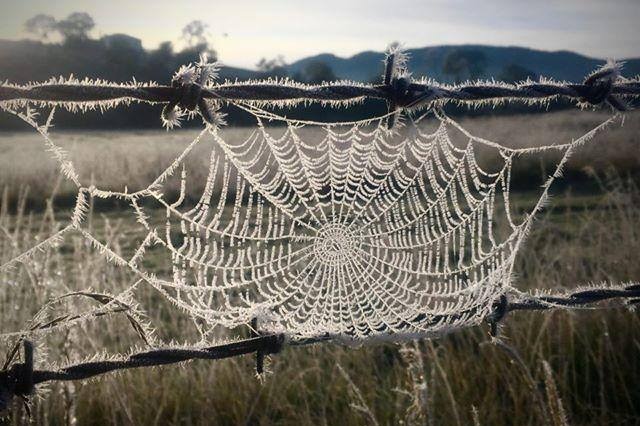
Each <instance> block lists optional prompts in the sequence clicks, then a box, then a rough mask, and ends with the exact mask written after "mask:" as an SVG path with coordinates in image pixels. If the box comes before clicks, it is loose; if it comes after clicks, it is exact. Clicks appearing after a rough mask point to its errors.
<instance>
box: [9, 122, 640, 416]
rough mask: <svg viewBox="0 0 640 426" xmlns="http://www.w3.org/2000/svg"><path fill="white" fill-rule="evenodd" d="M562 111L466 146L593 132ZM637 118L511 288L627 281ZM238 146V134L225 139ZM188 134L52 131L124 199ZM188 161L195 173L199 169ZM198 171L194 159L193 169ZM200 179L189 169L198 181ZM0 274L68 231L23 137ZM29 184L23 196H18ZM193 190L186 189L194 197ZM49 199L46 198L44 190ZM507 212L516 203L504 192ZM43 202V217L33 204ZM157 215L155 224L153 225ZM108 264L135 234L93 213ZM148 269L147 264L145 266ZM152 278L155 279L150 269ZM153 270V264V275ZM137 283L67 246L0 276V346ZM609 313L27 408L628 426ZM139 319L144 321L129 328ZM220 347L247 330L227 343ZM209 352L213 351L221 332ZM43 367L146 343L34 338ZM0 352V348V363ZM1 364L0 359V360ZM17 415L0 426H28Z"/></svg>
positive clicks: (557, 205) (635, 373)
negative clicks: (39, 318)
mask: <svg viewBox="0 0 640 426" xmlns="http://www.w3.org/2000/svg"><path fill="white" fill-rule="evenodd" d="M602 117H603V116H602V115H601V114H592V113H580V112H563V113H558V114H551V115H548V116H543V115H535V116H518V117H498V118H487V119H474V120H467V121H466V122H464V125H465V126H467V127H468V128H469V129H470V130H471V131H472V132H475V133H476V134H478V135H479V136H484V137H491V138H492V139H495V140H499V141H504V142H505V143H507V142H509V141H511V140H513V144H515V145H514V146H516V145H519V146H535V145H536V144H549V143H553V142H556V141H557V142H559V143H561V142H565V141H566V140H567V139H571V138H572V137H576V136H579V135H580V134H581V132H584V131H585V130H587V129H588V128H589V127H592V126H593V125H594V124H596V123H597V121H598V120H599V119H602ZM638 118H639V117H638V116H637V115H631V116H629V117H628V118H627V121H626V123H625V126H624V127H623V128H616V129H612V130H611V131H609V132H606V133H604V134H603V135H602V136H599V137H598V139H597V140H596V141H594V143H592V144H591V145H589V146H586V147H584V149H583V150H582V151H581V152H580V153H579V154H578V155H577V156H576V157H575V158H574V159H573V160H572V162H571V163H570V164H569V167H568V170H567V175H568V177H569V179H568V180H567V182H568V183H565V185H560V186H559V188H560V189H559V190H558V191H556V194H555V197H554V199H553V202H552V204H551V205H550V206H549V208H548V209H547V210H546V211H545V213H544V214H543V215H541V216H540V217H539V219H538V221H537V223H536V226H535V227H534V230H533V232H532V234H531V236H530V237H529V240H528V242H527V244H526V245H525V247H524V250H523V251H522V252H521V253H520V255H519V259H518V264H517V267H516V271H517V274H518V277H517V287H518V288H520V289H523V290H528V289H542V288H561V287H565V288H572V287H575V286H578V285H584V284H589V283H602V282H611V283H620V282H623V283H624V282H630V281H633V280H636V281H637V280H638V279H639V278H640V263H639V262H638V253H639V252H640V209H639V208H638V206H639V205H640V188H639V187H638V178H637V171H638V170H640V168H639V166H640V149H638V147H639V142H640V140H639V134H640V133H639V132H638V130H640V120H638ZM232 132H236V134H237V136H238V137H239V136H241V134H245V133H246V132H247V130H244V129H235V130H232ZM192 136H194V133H191V132H172V133H161V132H139V133H134V132H129V133H120V132H111V133H109V132H104V133H93V134H91V135H89V136H86V135H82V134H80V133H61V134H60V135H58V139H57V140H58V141H60V142H61V145H63V146H64V147H65V148H66V149H68V150H69V152H70V155H71V158H72V159H74V161H76V163H77V166H78V170H79V173H80V175H81V178H82V179H83V180H84V182H87V183H88V182H99V183H100V186H101V187H103V188H105V187H106V188H110V189H114V190H122V189H123V188H124V185H128V188H129V189H130V190H136V189H139V188H142V187H144V186H145V185H148V184H149V182H151V181H152V180H153V178H154V177H155V176H157V174H158V173H160V172H161V171H162V170H163V169H164V167H166V166H167V164H168V163H169V162H170V161H171V159H172V157H174V156H175V155H176V154H178V153H179V152H180V151H181V150H182V149H183V148H184V146H185V145H186V144H187V143H188V142H189V140H190V138H191V137H192ZM198 161H200V162H201V163H200V164H198ZM206 162H207V158H206V156H204V155H198V152H196V153H195V155H194V162H193V164H190V167H193V173H194V174H195V173H197V171H198V170H199V168H201V167H202V168H203V170H204V166H205V164H206ZM546 167H548V165H547V164H546V163H545V162H540V161H537V160H530V161H528V162H525V163H524V165H523V166H522V167H521V168H520V170H519V176H515V177H514V179H515V180H516V181H519V182H520V184H519V185H522V186H523V187H524V186H526V185H525V184H528V185H529V186H532V187H534V188H535V187H536V186H537V185H539V184H540V183H541V182H542V178H543V176H545V173H548V169H546ZM202 173H204V171H202ZM0 186H1V187H4V188H6V190H5V192H4V196H3V198H2V199H1V200H2V201H1V202H2V204H1V205H0V264H3V263H4V262H5V261H7V260H9V259H11V258H13V257H15V256H16V255H17V254H18V253H20V252H21V251H23V250H24V249H25V248H28V247H31V246H33V245H34V243H37V242H38V241H41V240H42V239H43V238H44V237H45V236H47V235H51V234H52V233H55V232H56V231H57V230H58V229H59V228H60V227H61V226H62V225H63V224H64V221H65V220H67V219H66V218H67V217H68V207H69V206H70V205H71V200H72V199H73V196H74V195H75V191H73V188H72V187H70V186H68V185H66V184H64V183H59V179H58V172H57V170H56V166H55V163H54V162H53V161H51V160H49V159H48V157H47V154H46V153H45V152H44V148H43V146H42V142H41V140H40V139H39V138H38V136H37V135H34V134H32V133H24V134H22V133H17V134H0ZM26 186H28V187H29V189H28V191H27V190H26V189H25V188H26ZM198 189H199V188H197V187H194V188H192V190H193V192H194V194H193V196H194V197H195V196H196V195H197V193H198ZM52 192H55V193H56V197H55V198H53V199H51V198H50V194H51V193H52ZM518 196H519V197H520V199H521V202H522V203H527V202H530V201H531V200H530V197H529V195H528V193H525V192H522V193H520V194H516V197H518ZM47 199H49V200H50V201H49V202H48V203H44V202H43V200H47ZM161 215H162V212H158V215H157V216H158V218H157V220H160V218H161ZM87 226H89V227H90V228H91V230H92V232H93V233H94V234H97V235H99V236H100V238H101V239H102V240H104V241H105V242H106V243H107V244H108V245H109V247H110V248H112V249H113V250H114V251H116V252H118V253H129V252H130V251H131V250H132V241H135V240H136V238H138V235H137V234H136V232H137V231H136V229H137V228H136V226H135V223H134V222H133V221H132V220H131V217H130V215H129V213H127V214H124V212H123V211H120V210H119V209H117V206H112V205H94V206H93V209H92V212H91V217H90V219H89V220H88V221H87ZM152 259H153V257H152ZM156 262H158V263H157V264H155V265H153V266H155V267H157V268H162V266H163V265H161V264H159V260H156ZM165 267H166V266H165ZM135 282H136V278H135V277H134V276H133V274H131V273H130V272H128V271H127V270H124V269H123V268H118V267H115V266H114V265H112V264H109V263H108V262H106V261H105V259H104V257H103V256H101V255H99V254H98V253H97V252H96V251H95V250H94V249H93V248H92V247H91V246H90V245H88V244H87V243H86V241H85V240H84V239H82V238H81V237H80V236H79V235H75V234H74V235H72V236H70V237H68V238H66V239H65V240H64V242H61V243H60V244H58V245H57V246H55V247H53V248H51V249H48V250H46V251H44V252H42V253H39V254H38V255H37V256H35V257H34V258H33V260H31V261H29V262H26V263H24V264H23V265H21V266H19V267H17V268H15V269H13V270H11V271H9V272H7V273H4V274H2V275H0V324H2V326H1V327H0V332H10V331H17V330H21V329H23V328H25V327H27V326H29V325H32V324H33V323H30V320H31V318H32V317H33V315H34V314H35V313H36V312H37V310H38V309H39V307H41V306H42V305H43V304H45V303H47V301H49V300H51V299H52V298H54V297H56V296H60V295H61V294H64V293H68V292H70V291H76V290H84V289H87V288H92V289H93V290H96V291H107V290H108V291H110V292H111V293H117V292H118V291H121V290H123V289H125V288H127V287H129V286H131V285H132V284H134V283H135ZM135 292H136V300H138V301H140V303H141V305H142V307H144V308H145V310H146V311H147V314H148V320H149V321H150V322H151V323H152V324H154V325H156V326H157V327H158V329H157V335H158V337H160V338H162V339H163V340H171V339H175V340H176V341H177V342H186V343H189V342H194V341H197V339H198V336H199V335H198V333H197V330H196V328H195V326H194V324H193V322H192V321H190V320H189V318H187V317H186V316H183V315H181V314H179V313H177V312H176V310H175V309H172V308H171V307H170V306H168V304H167V302H166V301H165V300H164V299H162V298H161V297H159V296H158V294H157V293H155V292H154V291H152V290H151V289H149V288H147V287H145V286H143V285H140V286H139V287H137V288H136V290H135ZM610 305H611V306H612V308H614V307H615V309H611V310H603V311H600V310H598V311H593V310H587V311H581V312H552V313H545V314H541V313H516V314H512V315H510V317H509V318H508V319H507V321H506V323H505V325H504V327H503V329H502V336H503V337H502V339H503V341H504V342H505V343H506V344H507V345H508V346H510V347H512V348H513V349H514V351H515V354H517V355H514V352H510V351H508V350H505V347H504V346H501V345H496V344H492V343H490V338H489V337H488V334H487V327H486V326H483V327H477V328H473V329H467V330H462V331H459V332H457V333H454V334H451V335H448V336H446V337H444V338H442V339H438V340H434V341H420V342H415V343H409V344H404V345H393V344H388V345H377V346H363V347H357V348H352V347H342V346H338V345H333V344H325V345H318V346H313V347H305V348H285V350H284V351H283V352H282V353H280V354H278V355H277V356H274V357H273V358H272V359H271V361H270V365H269V370H270V371H271V372H270V373H269V374H267V375H266V376H265V377H263V378H260V379H258V378H256V376H255V372H254V365H253V359H252V358H250V357H244V358H236V359H231V360H224V361H220V362H203V361H198V362H191V363H188V364H186V365H184V366H181V367H166V368H161V369H144V370H139V371H129V372H125V373H119V374H115V375H108V376H105V377H104V378H101V379H99V380H93V381H89V382H82V383H73V384H54V385H51V386H49V387H46V388H43V389H42V390H41V394H40V395H39V396H38V397H37V398H35V400H34V404H33V407H32V410H33V414H32V420H31V421H32V422H34V423H36V424H54V425H58V424H74V423H77V424H95V425H100V424H161V425H164V424H193V425H207V424H290V425H316V424H323V425H334V424H429V425H440V424H444V425H467V424H482V425H514V424H517V425H520V424H523V425H541V424H554V425H560V424H565V418H566V420H567V422H568V423H569V424H578V425H582V424H585V425H591V424H593V425H602V424H605V425H618V424H640V386H638V382H639V381H640V316H639V315H638V313H637V312H636V311H632V310H630V309H628V308H625V307H621V306H620V305H619V304H616V303H613V302H612V303H611V304H610ZM96 306H97V303H96V302H95V300H92V299H90V298H73V299H66V300H62V301H59V302H57V303H55V304H52V305H51V307H50V309H49V310H48V311H47V313H46V315H45V316H44V318H46V319H49V320H50V319H53V318H55V317H56V316H58V315H64V314H65V313H68V312H72V311H78V310H86V309H91V308H95V307H96ZM143 319H144V318H143ZM235 332H236V335H242V334H243V333H246V330H236V331H235ZM219 337H220V338H224V337H226V336H225V334H224V333H223V332H221V333H220V335H219ZM34 341H35V342H36V344H37V359H38V361H39V362H41V363H43V365H48V364H49V363H54V364H55V363H65V362H68V361H70V360H71V361H73V360H78V359H84V358H85V357H87V356H91V355H93V354H96V353H102V351H107V352H108V353H116V352H126V351H128V350H130V349H131V348H132V347H143V346H144V342H143V341H142V340H141V339H140V337H139V335H138V334H137V333H136V332H135V331H134V330H133V328H132V327H131V325H130V323H129V321H128V320H127V319H126V318H124V317H123V316H122V315H121V314H111V315H105V316H102V317H100V318H99V319H97V320H93V321H80V322H78V323H77V324H76V325H74V326H73V327H69V328H65V329H62V330H59V331H57V332H55V333H52V334H47V335H46V336H45V335H41V336H36V337H35V338H34ZM10 348H11V340H6V339H5V340H1V341H0V351H1V352H0V353H6V352H7V351H8V350H9V349H10ZM3 361H4V359H2V358H0V362H3ZM28 422H29V421H28V419H27V418H26V416H25V413H24V411H23V410H22V408H21V407H20V404H19V403H16V404H15V407H14V410H13V412H12V415H10V416H8V417H6V418H5V419H4V420H2V421H0V424H7V425H10V424H26V423H28Z"/></svg>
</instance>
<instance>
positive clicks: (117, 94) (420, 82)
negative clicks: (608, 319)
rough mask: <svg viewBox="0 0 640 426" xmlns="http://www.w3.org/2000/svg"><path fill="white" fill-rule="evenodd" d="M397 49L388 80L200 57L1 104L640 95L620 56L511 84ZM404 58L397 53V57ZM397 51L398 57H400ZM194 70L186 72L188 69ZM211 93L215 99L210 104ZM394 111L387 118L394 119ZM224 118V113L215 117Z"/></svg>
mask: <svg viewBox="0 0 640 426" xmlns="http://www.w3.org/2000/svg"><path fill="white" fill-rule="evenodd" d="M403 57H404V56H403V55H402V54H401V53H400V52H397V51H390V52H389V54H388V56H387V58H386V60H385V74H384V76H383V77H384V80H383V84H363V83H356V82H352V81H336V82H331V83H325V84H320V85H308V84H303V83H298V82H295V81H292V80H289V79H282V80H278V79H267V80H255V81H254V80H248V81H244V82H237V81H236V82H229V81H227V82H224V83H221V84H213V83H212V78H211V77H212V76H214V75H215V72H216V71H217V67H218V65H217V64H216V63H209V62H207V60H206V58H201V60H200V62H198V63H196V64H190V65H188V66H184V67H182V68H181V70H180V71H179V72H178V73H176V75H175V76H174V78H173V80H172V84H171V85H170V86H162V85H157V84H155V83H147V84H140V83H130V84H118V83H112V82H105V81H100V80H89V79H85V80H83V81H80V80H77V79H74V78H70V79H63V78H60V79H54V80H52V81H49V82H45V83H35V84H28V85H13V84H9V83H7V82H5V83H3V84H0V107H5V108H15V107H16V106H23V105H26V104H30V103H36V104H40V105H62V106H64V107H67V108H69V109H71V110H72V111H73V110H77V109H79V110H86V109H96V108H100V109H107V108H111V107H115V106H118V105H119V104H120V103H123V102H124V103H129V102H131V101H136V102H145V103H151V104H155V103H161V104H167V105H166V107H165V108H164V110H163V114H162V117H163V121H164V122H165V124H167V121H168V122H169V124H176V123H178V122H179V119H180V116H171V113H172V112H174V111H178V110H183V111H187V112H190V113H191V114H192V115H193V114H194V113H195V112H197V113H199V115H201V116H202V118H203V119H204V121H205V123H208V124H217V123H216V118H217V117H216V115H217V114H218V113H217V108H219V104H220V102H229V103H235V102H245V103H246V102H249V103H252V104H253V105H256V106H275V107H286V106H295V105H298V104H300V103H304V102H319V103H322V104H326V105H328V106H334V107H337V106H349V105H351V104H352V103H353V102H357V101H361V100H364V99H381V100H385V101H387V103H388V105H389V111H390V112H394V111H398V112H400V111H401V110H403V109H419V108H421V107H424V106H425V105H429V104H430V103H433V102H440V103H447V102H456V103H462V104H468V103H471V104H491V105H497V104H501V103H504V102H525V103H529V104H536V103H546V102H548V101H549V100H550V99H553V98H565V99H569V100H572V101H576V102H578V103H579V104H580V105H581V106H584V105H600V104H603V103H606V104H608V105H609V106H611V107H612V108H613V109H615V110H617V111H626V110H628V109H629V107H628V106H627V105H626V104H625V102H623V101H622V100H621V99H620V97H622V98H628V97H634V98H635V97H640V80H638V79H637V78H636V79H632V80H628V79H622V78H621V77H620V70H621V68H622V64H621V63H616V62H612V61H609V62H608V63H607V64H605V65H604V66H603V67H601V68H599V69H598V70H596V71H594V72H593V73H591V74H590V75H589V76H587V77H586V79H585V80H584V82H583V83H566V82H558V81H554V80H550V79H544V78H541V79H540V80H539V81H537V82H533V81H525V82H522V83H518V84H507V83H504V82H499V81H480V80H479V81H474V82H467V83H463V84H461V85H447V84H440V83H437V82H435V81H432V80H428V79H425V78H422V79H412V78H411V77H410V74H409V73H408V71H407V69H406V60H403V59H402V58H403ZM398 58H399V59H398ZM396 59H398V60H396ZM189 76H190V77H191V78H186V77H189ZM207 101H209V102H211V101H214V105H213V108H212V107H211V106H210V105H208V103H207ZM393 117H394V115H391V118H390V119H389V124H393V122H394V121H395V119H394V118H393ZM218 118H219V117H218Z"/></svg>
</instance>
